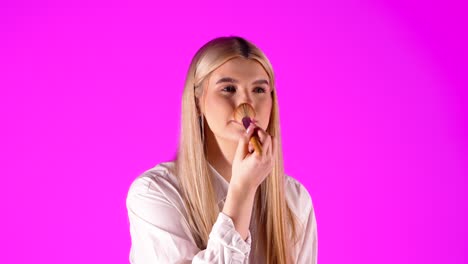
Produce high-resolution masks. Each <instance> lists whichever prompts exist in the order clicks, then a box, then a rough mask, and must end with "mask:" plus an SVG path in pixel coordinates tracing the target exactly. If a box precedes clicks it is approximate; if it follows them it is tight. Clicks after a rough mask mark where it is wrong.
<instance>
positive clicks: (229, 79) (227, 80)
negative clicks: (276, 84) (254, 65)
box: [216, 77, 269, 85]
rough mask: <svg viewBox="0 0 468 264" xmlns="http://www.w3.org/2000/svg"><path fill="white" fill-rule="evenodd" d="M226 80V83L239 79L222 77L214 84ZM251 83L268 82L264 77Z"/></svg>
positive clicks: (236, 81) (235, 81)
mask: <svg viewBox="0 0 468 264" xmlns="http://www.w3.org/2000/svg"><path fill="white" fill-rule="evenodd" d="M226 82H227V83H238V82H239V81H238V80H236V79H234V78H230V77H223V78H221V79H219V80H218V81H217V82H216V84H218V83H226ZM252 84H257V85H258V84H266V85H268V84H269V82H268V81H267V80H265V79H260V80H256V81H254V82H253V83H252Z"/></svg>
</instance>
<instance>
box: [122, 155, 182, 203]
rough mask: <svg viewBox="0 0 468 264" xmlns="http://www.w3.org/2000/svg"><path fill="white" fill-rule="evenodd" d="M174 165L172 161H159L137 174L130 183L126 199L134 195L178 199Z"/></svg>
mask: <svg viewBox="0 0 468 264" xmlns="http://www.w3.org/2000/svg"><path fill="white" fill-rule="evenodd" d="M174 167H175V162H174V161H166V162H161V163H158V164H157V165H155V166H154V167H152V168H150V169H148V170H146V171H144V172H143V173H141V174H140V175H138V176H137V177H136V178H135V179H133V181H132V183H131V184H130V187H129V189H128V194H127V201H128V200H129V199H130V197H135V196H140V197H142V196H146V197H148V198H154V199H156V198H165V199H167V200H171V201H173V202H175V201H178V200H180V195H179V191H178V183H177V177H176V176H175V174H174Z"/></svg>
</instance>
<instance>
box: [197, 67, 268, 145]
mask: <svg viewBox="0 0 468 264" xmlns="http://www.w3.org/2000/svg"><path fill="white" fill-rule="evenodd" d="M271 91H272V90H271V88H270V84H269V78H268V75H267V73H266V71H265V70H264V69H263V67H262V66H261V64H260V63H258V62H256V61H254V60H250V59H244V58H235V59H231V60H229V61H227V62H226V63H224V64H223V65H221V66H220V67H219V68H217V69H216V70H215V71H213V72H212V73H211V75H210V77H209V78H208V80H207V87H206V90H205V93H204V94H203V95H202V98H201V103H202V104H203V103H204V106H202V107H201V109H202V112H203V113H204V115H205V119H206V122H207V124H208V126H209V129H210V130H211V132H212V133H213V134H214V136H215V137H216V138H219V139H224V140H229V141H236V142H237V141H238V140H239V137H240V135H241V134H242V133H245V128H244V127H243V125H242V124H241V123H238V122H237V121H236V120H235V119H234V111H235V109H236V107H237V106H238V105H240V104H242V103H249V104H251V105H252V106H253V108H254V109H255V113H256V116H255V118H254V120H255V121H256V124H257V126H259V127H261V128H262V129H263V130H266V129H267V127H268V123H269V120H270V114H271V108H272V95H271ZM208 133H209V132H208Z"/></svg>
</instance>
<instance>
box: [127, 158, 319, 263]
mask: <svg viewBox="0 0 468 264" xmlns="http://www.w3.org/2000/svg"><path fill="white" fill-rule="evenodd" d="M174 165H175V163H174V161H171V162H163V163H160V164H158V165H156V166H155V167H153V168H151V169H149V170H147V171H145V172H144V173H142V174H141V175H140V176H139V177H137V178H136V179H135V180H134V181H133V182H132V184H131V185H130V188H129V190H128V194H127V199H126V204H127V210H128V218H129V222H130V236H131V242H132V245H131V249H130V256H129V260H130V263H132V264H156V263H246V264H249V263H255V264H261V263H265V260H264V259H261V258H260V256H255V255H254V254H253V253H252V254H250V252H251V251H252V252H254V251H253V246H254V244H252V240H255V236H254V237H251V234H255V232H252V230H255V228H256V226H255V221H251V222H250V228H249V233H248V237H247V239H246V240H245V241H244V240H243V239H242V237H241V235H240V234H239V233H238V232H237V230H236V229H235V228H234V224H233V222H232V219H231V218H230V217H229V216H227V215H226V214H224V213H222V212H220V213H219V215H218V218H217V220H216V222H215V224H214V225H213V228H212V230H211V233H210V235H209V240H208V244H207V247H206V249H205V250H200V249H199V248H198V247H197V246H196V243H195V240H194V239H193V237H192V235H191V232H190V229H189V225H188V221H187V218H186V214H185V211H184V203H183V200H182V197H181V195H180V194H179V191H178V188H177V187H176V186H178V184H177V182H178V181H177V178H176V177H175V175H174V174H173V171H174ZM209 168H210V170H211V172H212V173H213V175H214V178H215V179H216V180H215V182H214V188H215V191H216V194H217V197H218V201H219V202H218V205H219V208H220V211H221V210H222V208H223V206H224V201H225V199H226V195H227V192H228V187H229V183H228V182H227V181H226V180H225V179H224V178H223V177H222V176H221V175H220V174H219V173H218V172H217V171H216V170H215V169H214V168H213V167H212V166H211V164H209ZM285 191H286V200H287V202H288V204H289V205H290V207H291V209H292V211H293V212H294V213H295V214H296V215H297V216H298V217H299V219H300V222H301V223H302V224H303V226H304V228H305V229H304V233H303V234H301V238H300V241H299V243H298V244H297V245H296V247H295V248H294V249H293V254H294V255H295V258H296V263H313V264H316V263H317V242H318V241H317V223H316V219H315V212H314V207H313V204H312V199H311V197H310V195H309V193H308V191H307V189H306V188H304V186H303V185H302V184H301V183H300V182H298V181H297V180H295V179H294V178H292V177H290V176H287V175H286V189H285ZM251 246H252V249H251Z"/></svg>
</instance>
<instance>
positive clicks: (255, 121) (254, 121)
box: [229, 120, 258, 126]
mask: <svg viewBox="0 0 468 264" xmlns="http://www.w3.org/2000/svg"><path fill="white" fill-rule="evenodd" d="M229 122H234V123H236V124H239V125H241V126H244V125H243V124H242V123H239V122H237V120H231V121H229ZM252 122H253V123H255V124H258V121H257V120H252Z"/></svg>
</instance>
